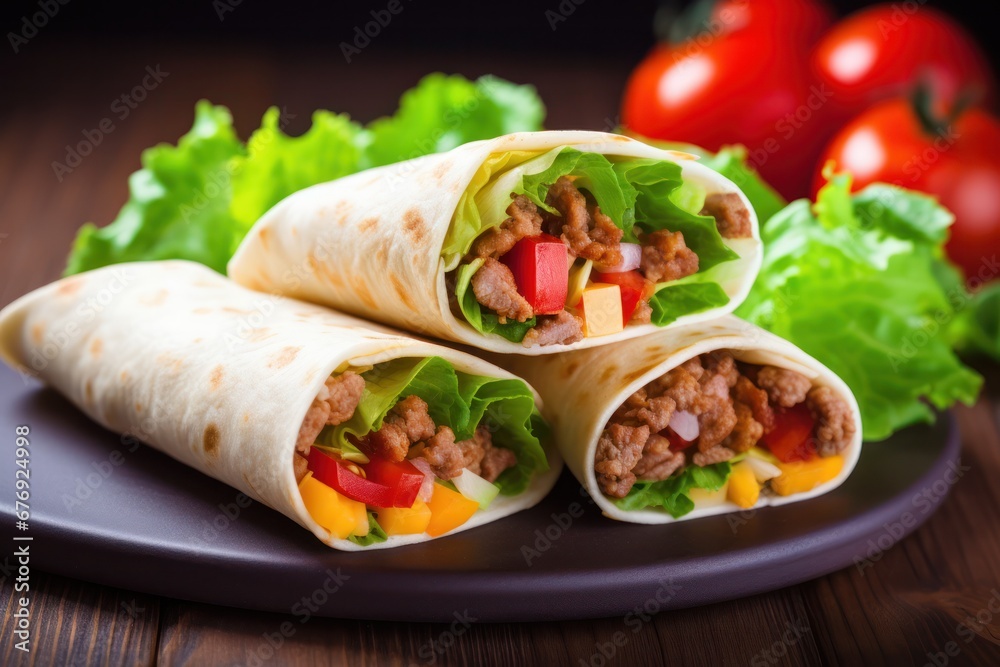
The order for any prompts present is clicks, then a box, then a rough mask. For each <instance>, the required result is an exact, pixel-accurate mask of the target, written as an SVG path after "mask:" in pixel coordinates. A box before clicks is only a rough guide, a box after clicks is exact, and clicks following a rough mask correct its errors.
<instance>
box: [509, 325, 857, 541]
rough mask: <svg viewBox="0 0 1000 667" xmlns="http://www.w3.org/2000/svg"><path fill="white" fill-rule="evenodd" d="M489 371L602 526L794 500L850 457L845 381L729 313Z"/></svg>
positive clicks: (822, 489) (853, 408)
mask: <svg viewBox="0 0 1000 667" xmlns="http://www.w3.org/2000/svg"><path fill="white" fill-rule="evenodd" d="M501 363H504V364H505V365H506V366H507V367H508V368H510V369H511V370H513V371H514V372H520V373H523V375H524V377H525V378H527V379H528V380H529V381H531V382H532V383H534V385H535V386H536V387H537V388H538V390H539V392H541V394H542V397H543V399H544V400H546V402H547V408H546V409H547V416H548V417H549V419H550V422H551V423H552V425H553V432H554V433H555V435H556V440H557V443H558V446H559V447H560V449H561V450H562V452H563V455H564V457H565V458H566V460H567V463H568V464H569V466H570V468H571V469H572V470H573V472H574V474H575V475H576V476H577V478H578V479H579V480H580V481H581V483H583V484H584V485H585V486H586V488H587V490H588V491H589V492H590V494H591V495H592V497H593V498H594V499H595V501H596V502H597V503H598V505H599V506H600V507H601V509H602V510H603V511H604V513H605V514H607V515H608V516H610V517H612V518H615V519H620V520H623V521H633V522H638V523H664V522H669V521H675V520H678V519H690V518H696V517H699V516H707V515H711V514H719V513H724V512H736V511H740V510H744V509H749V508H753V507H759V506H764V505H780V504H783V503H787V502H794V501H798V500H805V499H807V498H811V497H813V496H816V495H819V494H822V493H826V492H827V491H830V490H832V489H834V488H836V487H837V486H839V485H840V484H841V483H842V482H843V481H844V480H845V479H846V478H847V476H848V475H849V474H850V473H851V471H852V470H853V469H854V466H855V465H856V463H857V460H858V456H859V454H860V449H861V421H860V415H859V412H858V406H857V403H856V401H855V399H854V396H853V394H852V393H851V391H850V389H848V387H847V385H846V384H844V382H843V381H842V380H840V378H838V377H837V376H836V375H835V374H833V373H832V372H831V371H830V370H829V369H827V368H826V367H824V366H823V365H822V364H820V363H819V362H818V361H816V360H815V359H813V358H812V357H810V356H809V355H807V354H806V353H804V352H802V351H801V350H799V349H798V348H796V347H795V346H793V345H792V344H791V343H788V342H787V341H784V340H782V339H780V338H778V337H776V336H773V335H771V334H769V333H767V332H765V331H763V330H761V329H758V328H757V327H755V326H753V325H751V324H748V323H746V322H743V321H742V320H740V319H738V318H736V317H733V316H728V317H724V318H721V319H719V320H717V321H713V322H707V323H703V324H699V325H692V326H689V327H683V328H679V329H675V330H673V331H662V332H660V333H657V334H653V335H650V336H647V337H644V338H641V339H636V340H632V341H625V342H621V343H616V344H614V345H609V346H604V347H599V348H592V349H589V350H581V351H577V352H570V353H567V354H565V355H557V356H554V357H543V358H540V359H532V360H526V359H520V360H519V359H518V358H516V357H515V358H508V359H504V360H501Z"/></svg>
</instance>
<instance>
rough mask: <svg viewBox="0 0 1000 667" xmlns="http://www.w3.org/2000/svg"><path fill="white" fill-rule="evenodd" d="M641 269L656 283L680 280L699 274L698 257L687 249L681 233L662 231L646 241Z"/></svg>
mask: <svg viewBox="0 0 1000 667" xmlns="http://www.w3.org/2000/svg"><path fill="white" fill-rule="evenodd" d="M639 268H641V269H642V272H643V274H645V276H646V279H647V280H651V281H653V282H654V283H662V282H669V281H671V280H680V279H681V278H684V277H686V276H690V275H693V274H695V273H698V255H696V254H695V253H694V251H693V250H691V249H690V248H688V247H687V244H686V243H685V242H684V235H683V234H681V233H680V232H670V231H667V230H660V231H658V232H653V233H652V234H649V235H648V236H646V238H645V239H644V245H643V247H642V263H641V264H640V267H639Z"/></svg>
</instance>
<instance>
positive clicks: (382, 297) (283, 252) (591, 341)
mask: <svg viewBox="0 0 1000 667" xmlns="http://www.w3.org/2000/svg"><path fill="white" fill-rule="evenodd" d="M560 146H573V147H574V148H576V149H578V150H580V151H583V152H593V153H600V154H604V155H610V156H622V157H635V158H651V159H657V160H666V161H671V162H675V163H677V164H679V165H680V166H681V169H682V177H683V178H684V180H685V181H690V182H692V183H694V184H696V185H699V186H701V187H702V188H704V189H705V190H706V191H707V192H708V193H709V194H714V193H723V194H724V193H736V194H738V195H739V197H740V200H741V201H742V202H743V204H744V205H745V206H746V209H747V210H748V212H749V215H750V219H751V226H752V236H751V238H741V239H724V240H723V242H724V243H725V245H726V246H728V247H730V248H731V249H732V250H735V251H736V252H737V254H739V255H740V258H739V259H736V260H732V261H729V262H726V263H725V264H723V265H721V266H720V267H719V268H720V269H721V268H722V267H725V269H724V270H723V271H720V272H719V277H718V280H717V282H718V284H719V285H720V286H721V287H722V290H723V291H724V292H725V293H726V295H727V296H728V297H729V302H728V303H727V304H726V305H725V306H721V307H717V308H711V309H709V310H705V311H703V312H699V313H695V314H691V315H686V316H683V317H681V318H679V319H677V320H676V321H675V322H674V323H672V324H669V325H667V327H665V328H674V327H676V326H682V325H684V324H692V323H696V322H703V321H708V320H712V319H714V318H716V317H719V316H720V315H722V314H725V313H729V312H732V311H733V310H734V309H736V308H737V307H738V306H739V305H740V303H742V301H743V300H744V299H745V298H746V295H747V293H748V292H749V290H750V287H751V286H752V285H753V282H754V279H755V278H756V275H757V272H758V270H759V268H760V263H761V258H762V247H761V243H760V233H759V229H758V224H757V218H756V215H755V214H754V213H753V208H752V206H751V205H750V202H749V201H748V200H747V199H746V197H745V195H743V194H742V193H741V192H740V190H739V188H737V186H736V185H735V184H733V183H732V182H731V181H729V180H728V179H726V178H725V177H723V176H721V175H720V174H718V173H716V172H714V171H712V170H711V169H709V168H708V167H705V166H704V165H701V164H699V163H698V162H697V161H696V158H695V157H694V156H692V155H688V154H686V153H679V152H676V151H665V150H661V149H658V148H654V147H652V146H648V145H646V144H644V143H642V142H639V141H636V140H634V139H631V138H628V137H624V136H620V135H616V134H608V133H603V132H582V131H559V132H534V133H521V134H511V135H507V136H503V137H499V138H497V139H493V140H489V141H478V142H473V143H469V144H465V145H462V146H459V147H458V148H455V149H453V150H451V151H449V152H447V153H440V154H434V155H428V156H425V157H420V158H417V159H414V160H409V161H407V162H402V163H399V164H394V165H389V166H385V167H379V168H376V169H371V170H368V171H364V172H360V173H358V174H354V175H351V176H347V177H345V178H341V179H338V180H336V181H331V182H329V183H323V184H320V185H316V186H313V187H310V188H307V189H305V190H302V191H300V192H297V193H295V194H293V195H291V196H290V197H288V198H286V199H285V200H283V201H281V202H280V203H278V204H277V205H276V206H275V207H274V208H273V209H271V210H270V211H269V212H268V213H267V214H265V215H264V217H262V218H261V219H260V220H259V221H258V222H257V223H256V225H255V226H254V227H253V229H251V231H250V233H249V234H248V235H247V236H246V238H245V239H244V240H243V243H242V244H241V245H240V247H239V249H238V250H237V251H236V254H235V255H234V257H233V258H232V260H230V262H229V266H228V273H229V276H230V277H231V278H232V279H233V280H235V281H236V282H237V283H240V284H241V285H244V286H246V287H250V288H252V289H256V290H260V291H264V292H269V293H274V294H282V295H285V296H291V297H294V298H298V299H302V300H304V301H309V302H312V303H319V304H323V305H327V306H331V307H333V308H336V309H337V310H340V311H343V312H347V313H351V314H354V315H357V316H360V317H364V318H365V319H369V320H375V321H379V322H384V323H387V324H391V325H394V326H397V327H399V328H401V329H405V330H407V331H413V332H416V333H419V334H423V335H428V336H434V337H437V338H441V339H445V340H450V341H455V342H458V343H465V344H467V345H472V346H474V347H478V348H481V349H484V350H488V351H492V352H500V353H506V354H523V355H542V354H550V353H554V352H562V351H566V350H570V349H581V348H587V347H594V346H599V345H606V344H609V343H614V342H616V341H620V340H625V339H629V338H635V337H637V336H642V335H645V334H649V333H652V332H655V331H659V330H660V327H657V326H654V325H652V324H629V325H628V326H626V327H625V328H624V330H622V331H620V332H618V333H614V334H611V335H607V336H597V337H589V338H584V339H583V340H581V341H579V342H577V343H573V344H569V345H566V344H556V345H550V346H538V347H531V348H527V347H524V346H522V345H521V344H520V343H516V342H512V341H510V340H507V339H505V338H503V337H501V336H499V335H496V334H482V333H480V332H478V331H476V330H475V329H474V328H473V327H472V326H470V325H469V324H468V323H467V322H465V321H464V320H462V319H459V318H456V316H455V315H454V314H453V313H452V310H451V308H450V307H449V293H448V288H447V287H446V283H445V274H446V273H447V272H448V271H451V270H452V269H454V268H455V266H446V263H445V260H444V258H442V247H443V244H444V242H445V239H446V235H447V234H448V231H449V227H450V225H451V221H452V218H453V217H454V216H455V213H456V209H457V206H458V204H459V200H460V198H461V197H462V195H463V193H464V192H465V191H466V189H467V187H468V186H469V184H470V182H471V181H472V179H473V177H474V176H475V175H476V173H477V171H478V170H479V168H480V167H481V166H482V165H483V163H484V161H485V160H487V158H488V157H489V156H490V155H492V154H496V153H503V152H508V151H548V150H551V149H553V148H557V147H560ZM453 263H454V262H453Z"/></svg>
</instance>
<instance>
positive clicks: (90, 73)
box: [0, 37, 1000, 666]
mask: <svg viewBox="0 0 1000 667" xmlns="http://www.w3.org/2000/svg"><path fill="white" fill-rule="evenodd" d="M41 39H42V38H41V37H40V38H39V40H41ZM33 46H37V47H38V48H36V49H34V50H33V51H32V50H30V49H26V50H25V51H24V52H23V53H22V54H20V55H19V56H18V59H17V60H15V61H14V62H13V63H11V62H7V63H6V64H5V65H4V68H5V71H0V73H2V74H3V76H2V78H0V80H2V81H3V82H4V92H3V97H4V99H3V100H2V102H0V104H2V105H3V106H2V107H0V193H2V194H0V272H2V276H3V280H2V285H0V304H6V303H8V302H9V301H11V300H13V299H14V298H15V297H17V296H20V295H21V294H23V293H25V292H27V291H28V290H30V289H33V288H35V287H37V286H39V285H42V284H44V283H46V282H49V281H51V280H53V279H55V278H56V277H57V276H58V275H59V274H60V272H61V270H62V268H63V264H64V259H65V255H66V252H67V249H68V248H69V245H70V242H71V240H72V238H73V234H74V230H75V229H76V228H77V226H79V225H80V224H81V223H83V222H84V221H87V220H93V221H97V222H98V223H100V224H104V223H106V222H107V221H109V220H111V219H112V218H113V217H114V215H115V214H116V213H117V210H118V208H119V207H120V206H121V204H122V203H123V202H124V201H125V198H126V179H127V176H128V174H129V173H130V172H132V171H134V170H135V169H136V168H137V167H138V160H139V152H140V150H141V149H142V148H144V147H147V146H150V145H153V144H154V143H156V142H158V141H171V142H173V141H175V140H176V139H177V137H178V136H179V135H180V134H181V133H183V132H184V131H186V130H187V128H188V127H189V125H190V122H191V118H192V110H193V105H194V102H195V100H197V99H198V98H200V97H208V98H211V99H212V100H213V101H215V102H218V103H223V104H226V105H228V106H229V107H230V108H231V109H233V111H234V113H235V115H236V119H237V126H238V129H239V130H240V132H241V133H242V136H244V137H245V136H246V135H247V133H248V132H249V131H250V130H252V129H253V128H254V127H255V126H256V124H257V122H258V121H259V118H260V116H261V114H262V113H263V111H264V109H265V108H266V107H267V106H269V105H271V104H277V105H280V106H283V107H284V108H285V109H286V111H287V112H289V113H291V114H294V115H295V118H294V119H293V120H292V122H291V124H290V130H291V131H292V132H293V133H294V132H300V131H302V130H303V129H304V128H305V127H307V125H308V122H309V120H308V119H309V116H310V114H311V112H312V110H313V109H316V108H329V109H334V110H338V111H346V112H349V113H351V114H352V115H353V116H354V117H356V118H358V119H359V120H365V121H367V120H370V119H372V118H374V117H376V116H378V115H382V114H385V113H388V112H390V111H391V110H392V109H394V107H395V101H396V99H397V97H398V95H399V93H400V92H401V91H402V90H404V89H405V88H407V87H409V86H410V85H412V84H413V83H414V82H415V81H416V80H417V79H418V78H419V77H420V76H421V75H422V74H424V73H427V72H429V71H433V70H436V69H440V70H446V71H455V72H461V73H464V74H466V75H470V76H478V75H480V74H483V73H487V72H492V73H495V74H498V75H500V76H503V77H506V78H509V79H512V80H517V81H522V82H523V81H530V82H532V83H534V84H536V85H537V86H538V88H539V90H540V92H541V93H542V95H543V97H544V99H545V100H546V102H547V104H548V105H549V121H548V125H549V127H554V128H565V127H583V128H596V129H607V128H610V127H612V126H614V125H615V123H616V122H617V119H616V116H615V113H616V112H615V110H616V106H617V99H618V97H619V95H620V91H621V87H622V85H623V81H624V76H625V74H626V73H627V71H628V68H629V63H627V62H607V61H606V60H602V59H599V58H598V57H596V56H595V58H594V59H593V60H592V61H589V62H588V61H583V62H581V61H580V60H579V59H576V60H574V61H573V62H560V61H558V60H555V61H553V60H551V59H550V60H548V61H547V62H546V63H545V64H544V65H543V66H539V64H538V63H535V62H529V61H528V60H526V59H518V58H517V57H516V56H514V57H511V56H509V55H505V56H503V57H502V58H501V57H497V58H493V59H491V58H485V57H469V56H461V55H454V54H452V55H441V56H434V55H427V54H424V55H421V56H420V57H419V58H415V57H406V58H398V57H392V56H391V55H389V54H381V53H376V52H370V53H369V52H365V53H364V54H362V56H363V57H360V58H358V59H356V61H355V62H354V63H353V64H351V65H350V66H347V65H346V64H345V63H344V61H343V59H342V58H340V55H339V52H337V51H336V49H335V48H331V49H330V50H328V51H324V52H316V53H297V54H295V55H289V54H287V53H281V52H277V51H262V50H254V51H247V50H242V51H241V50H238V49H233V48H231V47H221V46H220V47H218V48H212V49H209V48H205V47H198V48H194V47H190V46H185V45H177V44H99V45H96V44H94V43H87V44H58V45H57V44H52V43H48V44H37V45H33ZM43 47H44V48H43ZM147 65H149V66H152V67H155V66H157V65H159V66H160V68H161V70H162V71H164V72H167V73H168V74H167V76H166V77H165V78H164V79H163V81H162V82H161V83H160V84H159V85H158V86H157V87H156V88H155V89H153V90H151V91H150V92H149V94H148V97H147V99H146V100H145V101H144V102H142V103H141V104H139V105H138V106H137V108H135V109H134V110H132V111H131V112H130V114H129V116H128V117H127V118H125V119H122V120H118V118H117V115H114V114H113V111H112V109H111V105H112V103H113V101H114V100H115V98H117V97H118V96H120V95H121V94H123V93H125V92H127V91H128V90H130V89H131V88H132V87H134V86H135V85H137V84H138V83H139V82H141V80H142V78H143V76H144V70H145V67H146V66H147ZM105 117H112V118H113V119H114V125H115V127H114V131H112V132H110V133H108V134H105V135H104V137H103V139H102V141H101V143H100V144H99V145H98V146H97V147H96V148H95V150H94V151H93V152H92V154H90V155H88V156H87V157H85V158H84V159H83V161H82V163H81V164H80V165H79V166H78V167H76V168H74V169H73V171H72V172H71V173H68V174H64V175H63V179H62V181H61V182H59V181H58V180H57V179H56V176H55V173H54V170H53V167H52V163H53V162H56V161H59V162H62V161H64V160H65V153H66V148H65V147H66V146H67V145H68V144H75V143H77V142H78V141H80V140H81V139H82V138H83V134H82V133H83V132H84V131H87V130H91V129H93V128H96V127H98V126H99V123H100V122H101V120H102V119H103V118H105ZM984 370H985V372H986V373H987V375H988V376H989V377H988V380H987V391H986V392H985V394H984V396H983V398H982V399H981V400H980V401H979V403H978V404H977V405H976V406H975V407H972V408H960V409H958V410H957V411H956V414H957V416H958V419H959V423H960V425H961V430H962V436H963V448H964V452H963V460H964V462H965V464H967V465H969V466H971V470H970V471H969V472H968V473H967V474H966V475H964V476H963V477H962V478H961V480H960V481H959V482H958V483H957V484H956V485H955V486H954V488H953V490H952V493H951V496H950V497H949V498H948V500H947V501H946V502H945V503H944V505H943V507H942V508H941V510H940V511H939V512H938V513H937V514H936V515H934V516H933V517H932V518H931V519H930V520H929V522H928V523H927V524H926V525H925V526H923V527H922V528H920V529H919V530H918V531H917V532H916V533H915V534H914V535H912V536H911V537H909V538H907V539H905V540H903V541H902V542H900V543H899V544H897V545H896V546H894V547H893V548H892V549H890V550H889V551H888V552H887V553H886V554H885V555H884V557H883V558H881V559H880V560H879V561H878V562H876V563H875V564H874V565H873V566H872V567H870V568H868V569H866V570H865V571H864V573H863V574H862V573H860V572H859V571H858V570H857V569H856V568H850V569H846V570H843V571H840V572H837V573H834V574H832V575H829V576H826V577H823V578H822V579H818V580H815V581H811V582H808V583H805V584H802V585H799V586H795V587H792V588H787V589H784V590H780V591H776V592H773V593H769V594H766V595H759V596H756V597H753V598H748V599H743V600H737V601H734V602H729V603H725V604H716V605H712V606H710V607H702V608H697V609H691V610H687V611H681V612H673V613H665V614H661V615H659V616H657V617H656V618H655V619H654V620H653V621H652V622H651V623H648V624H646V625H645V627H644V629H643V630H642V631H641V632H640V633H638V634H635V635H632V634H631V633H629V635H628V637H627V642H626V643H625V644H624V645H623V646H615V645H614V642H615V640H616V637H621V635H617V634H616V633H620V632H621V631H622V630H623V628H624V626H623V619H621V618H611V619H605V620H597V621H570V622H563V623H544V624H540V623H539V624H505V625H486V624H482V625H473V626H472V627H471V628H468V629H467V630H465V631H462V632H459V633H455V634H449V628H448V627H447V626H443V625H434V624H403V623H383V622H379V623H372V622H362V621H337V620H329V619H313V620H312V621H310V622H309V623H308V624H306V625H304V626H301V627H299V628H298V629H297V631H296V633H295V634H294V636H292V637H291V638H289V639H285V640H284V641H283V642H282V645H281V646H280V648H278V649H277V650H272V649H270V648H269V644H268V640H267V636H268V635H273V634H274V633H275V631H276V630H278V629H279V628H280V627H281V624H282V623H283V622H284V621H285V620H288V618H286V617H282V616H280V615H277V614H265V613H257V612H250V611H243V610H239V609H230V608H225V607H216V606H211V605H207V604H194V603H190V602H185V601H181V600H173V599H169V598H157V597H152V596H148V595H141V594H137V593H134V592H131V591H125V590H118V589H113V588H107V587H101V586H96V585H92V584H89V583H85V582H82V581H75V580H69V579H65V578H62V577H57V576H52V575H46V574H44V573H41V572H35V573H33V580H32V586H33V590H34V595H33V600H32V609H31V613H32V614H33V618H34V621H33V627H34V646H35V650H34V652H33V653H32V654H31V655H30V656H28V659H27V660H26V659H25V657H26V656H24V655H23V654H21V653H20V652H18V651H15V650H14V646H13V644H14V640H13V639H12V635H11V633H10V629H11V620H12V618H11V613H12V609H11V596H12V593H13V588H12V581H11V578H10V577H6V578H4V580H3V586H2V589H0V619H2V620H0V628H2V629H0V664H5V665H6V664H35V665H91V664H115V665H147V664H161V665H176V664H190V665H231V664H249V665H298V664H308V665H409V664H431V663H436V664H444V665H460V664H461V665H464V664H473V665H479V664H483V665H487V664H496V665H532V664H540V665H554V664H566V665H594V666H599V665H645V664H663V663H668V662H669V663H671V664H681V663H691V664H711V665H729V664H750V665H755V666H756V665H771V664H846V665H860V664H873V665H874V664H890V665H901V664H916V665H924V664H932V665H938V666H941V665H945V664H949V665H953V664H967V665H991V664H992V665H995V664H1000V430H998V417H1000V411H998V409H1000V408H998V406H1000V403H998V399H1000V372H997V371H996V370H995V369H994V368H992V367H987V368H986V369H984ZM873 446H877V445H873ZM7 484H8V482H4V488H8V486H7ZM67 557H71V555H70V554H68V555H67ZM151 576H154V575H153V573H151ZM991 604H992V610H991V609H990V605H991ZM977 616H978V620H976V617H977ZM796 628H797V629H798V631H797V632H792V631H790V629H796ZM432 642H434V643H432ZM428 647H441V648H442V649H445V647H447V648H446V650H443V652H441V653H438V652H436V651H434V650H428ZM612 650H613V652H614V655H613V656H612V657H611V658H608V659H606V658H604V657H603V656H602V651H605V652H607V653H611V651H612ZM949 653H951V654H955V655H949Z"/></svg>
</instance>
